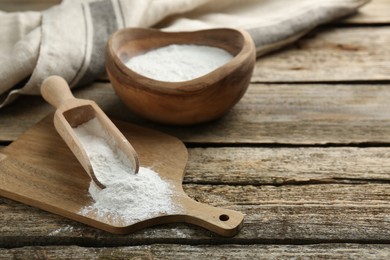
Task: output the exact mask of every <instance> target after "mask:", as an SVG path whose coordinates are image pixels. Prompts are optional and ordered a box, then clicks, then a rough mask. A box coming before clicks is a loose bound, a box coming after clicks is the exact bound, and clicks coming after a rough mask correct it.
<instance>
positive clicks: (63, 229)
mask: <svg viewBox="0 0 390 260" xmlns="http://www.w3.org/2000/svg"><path fill="white" fill-rule="evenodd" d="M184 188H185V190H186V191H187V193H188V195H189V196H191V197H193V198H195V199H197V200H198V201H200V202H203V203H208V204H211V205H214V206H220V207H225V208H230V209H234V210H239V211H242V212H243V213H245V214H246V218H245V220H244V227H243V229H242V230H241V231H240V232H239V233H238V235H237V236H235V237H232V238H221V237H219V236H216V235H215V234H214V233H211V232H209V231H206V230H204V229H201V228H198V227H194V226H191V225H185V224H169V225H161V226H158V227H154V228H148V229H144V230H141V231H139V232H136V233H134V234H130V235H126V236H116V235H112V234H109V233H106V232H103V231H100V230H96V229H94V228H90V227H86V226H84V225H83V224H80V223H76V222H73V221H70V220H68V219H65V218H62V217H59V216H56V215H53V214H50V213H46V212H43V211H41V210H38V209H35V208H31V207H28V206H25V205H23V204H20V203H17V202H13V201H10V200H7V199H0V209H1V212H2V217H1V218H0V224H1V225H0V226H1V227H2V228H1V232H0V247H7V248H9V247H21V246H31V245H58V244H61V245H85V246H124V245H129V244H132V245H143V244H155V243H168V242H170V241H174V243H179V244H181V243H185V244H199V243H202V244H207V243H212V244H230V243H232V244H248V243H251V244H252V243H276V244H278V243H283V244H286V243H294V244H299V243H327V242H345V243H347V242H348V243H349V242H353V243H378V242H379V241H380V243H390V239H389V238H390V225H389V222H390V219H389V215H390V201H389V200H388V198H389V196H390V191H389V190H390V189H389V184H388V183H368V184H361V185H356V184H355V185H351V184H344V185H341V184H332V185H331V184H326V185H324V184H321V185H284V186H279V187H277V186H251V185H245V186H240V185H236V186H228V185H218V186H210V185H200V184H199V185H195V184H192V185H190V184H187V185H185V186H184Z"/></svg>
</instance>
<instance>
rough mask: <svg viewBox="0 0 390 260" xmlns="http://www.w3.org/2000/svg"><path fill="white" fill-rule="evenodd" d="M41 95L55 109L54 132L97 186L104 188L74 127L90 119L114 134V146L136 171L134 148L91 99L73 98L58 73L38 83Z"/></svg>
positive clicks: (136, 160) (136, 163)
mask: <svg viewBox="0 0 390 260" xmlns="http://www.w3.org/2000/svg"><path fill="white" fill-rule="evenodd" d="M41 94H42V96H43V98H44V99H45V100H46V101H47V102H49V103H50V104H51V105H52V106H54V107H56V108H57V110H56V112H55V114H54V126H55V128H56V130H57V132H58V133H59V134H60V136H61V137H62V139H63V140H64V141H65V143H66V144H67V145H68V147H69V148H70V149H71V150H72V152H73V154H74V155H75V156H76V158H77V159H78V161H79V162H80V163H81V165H82V166H83V168H84V170H85V171H86V172H87V173H88V175H89V176H90V177H91V179H92V180H93V181H94V183H95V184H96V185H97V186H98V187H100V188H102V189H104V188H105V185H104V184H103V183H101V182H100V180H98V178H97V177H96V176H95V173H94V170H93V168H92V164H91V161H90V159H89V157H88V155H87V153H86V151H85V149H84V148H83V146H82V144H81V142H80V141H79V140H78V137H77V135H76V133H75V131H74V130H73V128H75V127H77V126H79V125H81V124H83V123H86V122H88V121H89V120H91V119H94V118H97V119H98V120H99V122H100V124H101V126H102V127H103V129H104V130H105V131H106V132H107V133H109V135H110V136H112V137H113V139H114V141H115V145H116V146H117V147H118V148H119V149H120V150H122V152H123V153H124V154H125V155H126V156H127V157H128V159H129V161H130V163H131V165H130V166H131V167H132V169H131V170H132V171H133V172H135V173H137V172H138V169H139V161H138V155H137V153H136V151H135V150H134V148H133V147H132V145H131V144H130V143H129V141H128V140H127V139H126V137H124V135H123V134H122V133H121V132H120V131H119V130H118V128H117V127H116V126H115V125H114V124H113V123H112V122H111V120H110V119H109V118H108V117H107V115H106V114H105V113H104V112H103V111H102V110H101V109H100V108H99V106H98V105H97V104H96V103H95V102H94V101H92V100H86V99H77V98H75V97H74V96H73V95H72V92H71V91H70V88H69V85H68V84H67V82H66V81H65V80H64V79H63V78H61V77H59V76H51V77H48V78H47V79H45V80H44V81H43V83H42V86H41Z"/></svg>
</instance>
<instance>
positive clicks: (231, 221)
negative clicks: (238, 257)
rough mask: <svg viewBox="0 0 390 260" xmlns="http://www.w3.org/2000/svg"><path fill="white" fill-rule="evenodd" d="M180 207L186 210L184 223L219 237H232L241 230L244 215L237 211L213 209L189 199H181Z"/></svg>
mask: <svg viewBox="0 0 390 260" xmlns="http://www.w3.org/2000/svg"><path fill="white" fill-rule="evenodd" d="M181 205H182V206H184V207H185V210H186V217H185V220H184V222H187V223H191V224H195V225H198V226H201V227H204V228H206V229H209V230H211V231H213V232H215V233H217V234H219V235H221V236H226V237H231V236H234V235H236V234H237V233H238V231H239V230H240V229H241V228H242V225H243V220H244V216H245V215H244V214H242V213H241V212H239V211H235V210H230V209H224V208H217V207H213V206H210V205H207V204H203V203H200V202H197V201H195V200H193V199H191V198H189V197H184V198H182V200H181Z"/></svg>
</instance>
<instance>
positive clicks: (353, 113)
mask: <svg viewBox="0 0 390 260" xmlns="http://www.w3.org/2000/svg"><path fill="white" fill-rule="evenodd" d="M54 2H58V1H55V0H51V1H50V0H46V1H39V3H38V2H36V1H35V2H34V1H28V0H24V1H11V0H10V1H0V9H2V10H11V11H12V10H25V9H31V10H34V9H35V10H38V9H42V8H45V7H47V6H49V5H51V4H53V3H54ZM389 43H390V0H374V1H372V2H371V3H369V4H368V5H366V6H365V7H363V8H362V9H361V10H360V11H359V13H358V14H357V15H355V16H353V17H350V18H347V19H344V20H341V21H337V22H334V23H332V24H329V25H326V26H322V27H320V28H317V29H316V30H314V31H313V32H311V33H310V34H309V35H307V36H306V37H304V38H303V39H301V40H299V41H298V42H297V43H295V44H293V45H291V46H289V47H288V48H285V49H283V50H281V51H278V52H275V53H272V54H269V55H267V56H264V57H261V58H259V59H258V61H257V63H256V68H255V71H254V74H253V77H252V82H251V85H250V87H249V89H248V91H247V93H246V94H245V96H244V97H243V98H242V100H241V101H240V102H239V103H238V104H237V105H236V106H235V107H234V108H233V109H232V110H231V111H230V112H229V113H228V114H227V115H226V116H224V117H223V118H221V119H219V120H217V121H215V122H212V123H208V124H204V125H199V126H194V127H168V126H162V125H158V124H153V123H150V122H147V121H145V120H143V119H141V118H139V117H137V116H135V115H134V114H132V113H131V112H129V111H128V110H127V109H126V108H125V107H124V106H123V105H122V104H121V103H120V102H119V101H118V98H117V97H116V95H115V93H114V91H113V90H112V87H111V85H110V84H109V83H108V82H96V83H94V84H92V85H90V86H87V87H83V88H79V89H77V90H75V91H74V95H75V96H76V97H79V98H88V99H93V100H95V101H96V102H97V103H98V105H99V106H100V107H101V108H102V109H103V110H104V111H105V112H106V113H107V114H108V115H109V116H111V117H112V118H115V119H120V120H123V121H127V122H132V123H136V124H139V125H142V126H146V127H150V128H153V129H157V130H160V131H163V132H166V133H169V134H171V135H174V136H177V137H178V138H180V139H181V140H183V142H184V143H185V144H186V146H187V148H188V152H189V161H188V164H187V169H186V174H185V178H184V185H183V186H184V189H185V191H186V193H187V194H188V195H189V196H190V197H192V198H195V199H196V200H198V201H200V202H202V203H206V204H210V205H213V206H217V207H224V208H229V209H233V210H238V211H241V212H243V213H245V214H246V218H245V222H244V226H243V228H242V230H241V231H240V232H239V233H238V235H236V236H234V237H232V238H223V237H219V236H217V235H215V234H214V233H212V232H209V231H207V230H204V229H202V228H199V227H195V226H192V225H187V224H180V223H178V224H169V225H161V226H157V227H153V228H148V229H144V230H141V231H138V232H136V233H133V234H130V235H125V236H123V235H113V234H110V233H107V232H104V231H101V230H98V229H95V228H91V227H88V226H86V225H83V224H80V223H78V222H75V221H72V220H69V219H66V218H64V217H61V216H57V215H54V214H51V213H48V212H45V211H42V210H39V209H36V208H33V207H30V206H26V205H24V204H21V203H18V202H15V201H12V200H9V199H5V198H0V211H1V214H0V255H1V256H2V257H4V258H12V257H19V258H30V259H31V258H37V259H40V258H42V259H50V258H98V257H107V258H117V259H123V258H130V257H139V258H141V259H150V258H158V259H161V258H168V259H170V258H179V259H182V258H200V259H203V258H206V257H207V258H213V259H214V258H224V259H245V258H247V259H255V258H262V257H264V258H276V259H279V258H289V257H298V258H299V257H303V258H305V257H306V258H319V257H322V258H364V259H381V258H383V259H389V258H390V246H389V245H390V44H389ZM51 112H53V108H51V107H50V106H49V105H48V104H46V103H45V102H44V101H43V99H42V98H41V97H22V98H20V99H18V100H17V101H16V103H15V104H13V105H12V106H9V107H6V108H4V109H2V110H0V151H1V147H5V146H7V145H8V144H10V143H11V142H12V141H14V140H16V139H17V138H18V137H19V136H20V135H21V134H22V133H23V132H24V131H26V130H27V129H28V128H30V127H31V126H33V125H34V124H35V123H37V122H38V121H39V120H41V119H42V118H44V117H45V116H46V115H47V114H49V113H51Z"/></svg>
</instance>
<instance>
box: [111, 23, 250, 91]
mask: <svg viewBox="0 0 390 260" xmlns="http://www.w3.org/2000/svg"><path fill="white" fill-rule="evenodd" d="M135 30H137V31H146V32H148V31H149V32H152V33H153V34H158V35H163V34H165V35H177V34H193V33H197V34H201V33H204V32H213V31H224V32H229V33H234V34H235V35H237V34H238V35H240V36H241V37H242V40H243V41H242V42H243V44H242V46H240V47H241V48H240V49H239V51H238V53H237V54H236V55H235V56H233V58H232V59H231V60H229V61H228V62H227V63H225V64H223V65H222V66H220V67H218V68H216V69H214V70H212V71H210V72H209V73H207V74H204V75H202V76H200V77H197V78H194V79H191V80H186V81H175V82H170V81H161V80H156V79H153V78H149V77H147V76H144V75H141V74H139V73H137V72H135V71H134V70H132V69H130V68H129V67H128V66H126V65H125V64H124V62H123V61H122V60H121V59H120V58H119V56H118V55H117V54H116V51H115V50H114V47H113V45H114V41H115V40H116V39H117V37H119V36H120V35H122V34H127V33H131V32H132V31H135ZM194 44H196V43H194ZM202 45H205V44H202ZM221 49H223V48H221ZM224 50H225V51H227V50H226V49H224ZM255 54H256V48H255V45H254V42H253V39H252V37H251V36H250V35H249V33H248V32H246V31H244V30H241V29H235V28H224V27H221V28H211V29H202V30H194V31H174V32H171V31H162V30H160V29H155V28H141V27H131V28H123V29H120V30H118V31H116V32H114V33H113V34H112V35H111V36H110V37H109V40H108V42H107V46H106V67H108V62H111V65H113V66H114V67H115V69H116V70H118V71H119V72H120V74H121V75H122V76H123V77H125V78H129V79H130V80H132V81H134V79H137V81H138V82H139V83H140V84H141V85H142V88H141V87H139V86H133V87H136V88H141V89H148V90H150V91H158V92H160V93H170V94H171V93H188V92H190V93H194V92H199V91H202V90H204V89H205V88H207V87H208V86H210V85H213V84H214V83H216V82H218V81H219V80H221V79H222V78H224V77H226V76H227V75H229V74H230V73H231V72H232V71H234V70H235V69H236V68H237V67H239V66H241V64H242V63H243V62H244V61H245V60H246V59H248V58H250V56H254V59H255V57H256V56H255ZM107 70H108V71H109V68H107ZM214 74H215V75H217V76H216V77H210V75H214ZM210 79H211V80H210ZM145 83H147V84H145ZM162 85H163V86H162Z"/></svg>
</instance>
